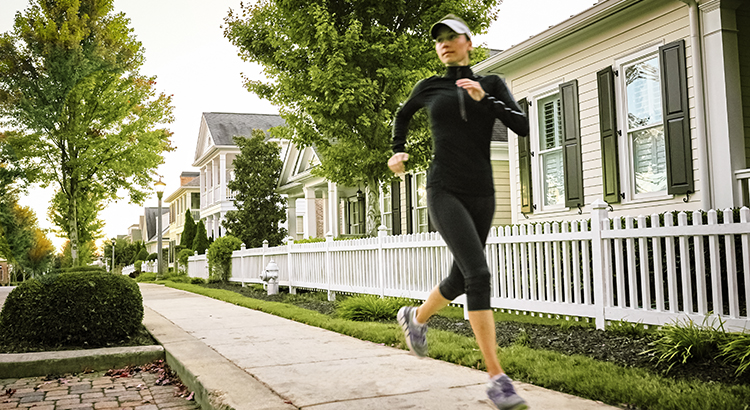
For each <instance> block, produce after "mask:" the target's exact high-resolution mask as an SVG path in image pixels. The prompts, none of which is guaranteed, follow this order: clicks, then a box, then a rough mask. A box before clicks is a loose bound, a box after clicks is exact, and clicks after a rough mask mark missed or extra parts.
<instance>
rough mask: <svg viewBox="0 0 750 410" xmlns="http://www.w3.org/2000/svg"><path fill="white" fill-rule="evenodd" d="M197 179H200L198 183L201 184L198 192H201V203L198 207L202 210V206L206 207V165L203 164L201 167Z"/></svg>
mask: <svg viewBox="0 0 750 410" xmlns="http://www.w3.org/2000/svg"><path fill="white" fill-rule="evenodd" d="M199 179H200V184H201V189H200V193H201V205H200V209H201V210H202V209H203V208H205V207H206V167H205V166H203V167H201V173H200V178H199Z"/></svg>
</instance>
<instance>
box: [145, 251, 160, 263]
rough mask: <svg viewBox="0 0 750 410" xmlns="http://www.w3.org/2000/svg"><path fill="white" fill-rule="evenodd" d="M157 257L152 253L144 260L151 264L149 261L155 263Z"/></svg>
mask: <svg viewBox="0 0 750 410" xmlns="http://www.w3.org/2000/svg"><path fill="white" fill-rule="evenodd" d="M158 257H159V255H157V254H156V252H154V253H150V254H149V255H148V257H147V258H146V260H147V261H149V262H151V261H155V260H156V259H157V258H158Z"/></svg>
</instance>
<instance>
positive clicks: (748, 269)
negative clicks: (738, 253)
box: [740, 206, 750, 318]
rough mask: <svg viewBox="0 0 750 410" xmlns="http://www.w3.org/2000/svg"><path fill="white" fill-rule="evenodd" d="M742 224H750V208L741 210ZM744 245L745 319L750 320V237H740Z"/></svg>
mask: <svg viewBox="0 0 750 410" xmlns="http://www.w3.org/2000/svg"><path fill="white" fill-rule="evenodd" d="M740 222H741V223H748V222H750V208H748V207H746V206H743V207H742V209H740ZM740 241H741V243H742V272H743V273H744V274H745V275H744V276H745V317H746V318H750V235H748V234H743V235H741V236H740Z"/></svg>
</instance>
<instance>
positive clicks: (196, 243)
mask: <svg viewBox="0 0 750 410" xmlns="http://www.w3.org/2000/svg"><path fill="white" fill-rule="evenodd" d="M208 245H209V242H208V234H207V233H206V225H205V224H203V221H199V222H198V226H196V228H195V238H194V239H193V250H195V251H197V252H198V255H203V254H205V253H206V249H208Z"/></svg>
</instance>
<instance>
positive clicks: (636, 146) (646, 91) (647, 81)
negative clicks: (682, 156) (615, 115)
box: [622, 54, 667, 198]
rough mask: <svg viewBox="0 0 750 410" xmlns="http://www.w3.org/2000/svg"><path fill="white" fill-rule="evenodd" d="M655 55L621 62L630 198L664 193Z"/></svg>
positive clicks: (659, 100) (664, 161)
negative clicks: (629, 61) (625, 62)
mask: <svg viewBox="0 0 750 410" xmlns="http://www.w3.org/2000/svg"><path fill="white" fill-rule="evenodd" d="M659 71H660V70H659V57H658V55H656V54H652V55H649V56H646V57H644V58H642V59H639V60H636V61H634V62H632V63H628V64H623V66H622V72H623V73H624V76H623V78H622V81H623V85H622V87H623V90H624V92H625V98H624V100H625V107H624V108H625V110H624V112H625V113H626V115H625V119H626V120H625V121H624V124H623V128H624V129H625V130H626V135H627V136H628V139H627V148H628V151H629V152H630V154H629V155H628V157H629V158H628V160H629V161H628V166H629V168H630V172H629V176H630V177H631V178H632V182H631V185H630V194H631V196H632V198H639V197H644V196H648V195H649V194H664V193H666V190H667V164H666V162H667V159H666V146H665V142H664V123H663V121H664V117H663V115H662V101H661V77H660V74H659Z"/></svg>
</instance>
